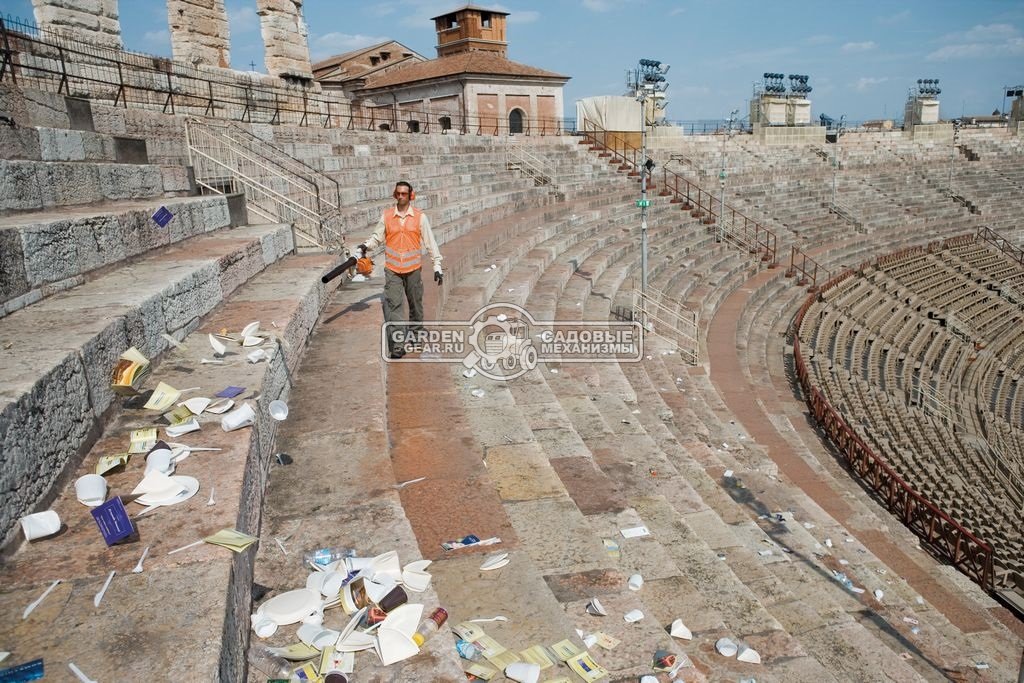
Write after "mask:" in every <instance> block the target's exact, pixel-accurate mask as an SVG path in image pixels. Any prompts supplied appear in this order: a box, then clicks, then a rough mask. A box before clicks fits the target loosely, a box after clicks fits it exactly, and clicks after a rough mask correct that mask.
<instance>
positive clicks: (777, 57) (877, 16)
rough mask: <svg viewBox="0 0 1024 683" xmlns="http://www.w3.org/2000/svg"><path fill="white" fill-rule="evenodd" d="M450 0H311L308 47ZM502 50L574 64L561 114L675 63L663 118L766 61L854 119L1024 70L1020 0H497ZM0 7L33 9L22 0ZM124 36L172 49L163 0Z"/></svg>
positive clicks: (247, 40) (997, 96)
mask: <svg viewBox="0 0 1024 683" xmlns="http://www.w3.org/2000/svg"><path fill="white" fill-rule="evenodd" d="M226 4H227V7H228V11H229V14H230V18H231V42H232V54H231V57H232V65H233V66H234V67H235V68H238V69H246V70H248V69H249V68H250V67H249V64H250V62H255V63H256V65H257V69H258V70H262V69H263V64H262V62H263V44H262V40H261V38H260V31H259V20H258V17H257V16H256V12H255V7H256V0H226ZM461 4H464V3H460V2H458V0H456V1H454V2H453V1H451V0H377V1H376V2H374V1H367V2H362V1H357V0H306V2H305V15H306V19H307V22H308V24H309V27H310V49H311V52H312V55H313V59H314V60H316V59H322V58H323V57H326V56H329V55H331V54H336V53H339V52H345V51H348V50H352V49H356V48H358V47H362V46H365V45H369V44H372V43H375V42H378V41H381V40H384V39H387V38H390V39H394V40H398V41H399V42H401V43H403V44H405V45H407V46H409V47H411V48H412V49H414V50H416V51H417V52H419V53H420V54H423V55H425V56H427V57H433V56H435V50H434V45H435V44H436V41H435V34H434V27H433V24H432V23H431V22H430V21H429V18H430V17H432V16H435V15H437V14H441V13H444V12H446V11H448V10H450V9H453V8H455V7H458V6H460V5H461ZM476 4H480V5H484V6H489V7H494V8H496V9H501V10H503V11H506V12H510V13H511V16H510V17H509V27H508V29H509V30H508V33H509V36H508V37H509V57H510V58H511V59H513V60H516V61H520V62H525V63H527V64H530V65H532V66H537V67H540V68H543V69H548V70H551V71H556V72H559V73H562V74H565V75H568V76H571V77H572V80H571V81H570V82H569V84H568V85H567V86H566V89H565V104H566V114H567V115H569V116H574V115H575V105H574V102H575V100H576V99H578V98H580V97H586V96H589V95H618V94H623V91H624V85H623V84H624V81H625V71H626V70H627V69H628V68H631V67H633V66H635V65H636V63H637V61H638V60H639V59H640V58H645V57H646V58H653V59H660V60H661V61H663V62H666V63H668V64H671V65H672V69H671V71H670V72H669V74H668V79H669V82H670V87H669V90H668V96H669V107H668V114H669V117H670V118H671V119H676V120H695V119H720V118H723V117H725V116H726V115H728V112H729V111H730V110H732V109H735V108H738V109H740V110H741V112H743V113H746V107H747V104H746V103H747V101H748V100H749V99H750V95H751V90H752V85H753V82H754V81H756V80H759V79H760V77H761V74H762V73H764V72H765V71H778V72H783V73H786V74H790V73H801V74H808V75H809V76H810V77H811V78H810V84H811V86H812V87H813V88H814V91H813V92H812V93H811V95H810V97H811V100H812V103H813V104H812V109H813V114H814V116H815V117H816V116H817V114H819V113H822V112H824V113H827V114H829V115H831V116H833V117H836V118H838V116H839V115H840V114H846V115H847V117H848V118H850V119H852V120H862V119H870V118H881V117H882V116H883V115H888V116H890V117H891V116H893V115H897V116H898V115H901V114H902V110H903V102H904V100H905V99H906V95H907V88H909V87H910V86H912V85H914V84H915V83H916V81H917V79H918V78H938V79H940V83H939V86H940V87H941V88H942V94H941V95H940V100H941V102H942V115H943V116H944V117H951V116H959V115H960V114H961V113H962V112H966V113H967V114H989V113H991V112H992V111H993V109H996V108H999V107H1000V106H1002V103H1003V98H1002V87H1003V86H1004V85H1015V84H1018V83H1021V82H1024V2H1020V1H1019V0H955V1H954V0H904V1H903V2H899V3H895V2H866V1H860V2H858V1H857V0H847V2H832V1H828V0H817V1H813V0H801V1H800V2H794V1H791V0H774V2H767V1H764V0H759V1H749V0H546V1H542V0H503V1H502V2H497V3H488V2H486V1H482V2H477V3H476ZM0 12H3V13H4V14H7V13H10V14H13V15H16V16H22V17H27V18H31V17H32V9H31V2H30V0H0ZM120 12H121V24H122V29H123V32H124V39H125V44H126V45H127V47H128V48H129V49H136V50H142V51H146V52H152V53H156V54H161V55H169V54H170V40H169V38H168V34H167V14H166V4H165V2H164V0H121V2H120Z"/></svg>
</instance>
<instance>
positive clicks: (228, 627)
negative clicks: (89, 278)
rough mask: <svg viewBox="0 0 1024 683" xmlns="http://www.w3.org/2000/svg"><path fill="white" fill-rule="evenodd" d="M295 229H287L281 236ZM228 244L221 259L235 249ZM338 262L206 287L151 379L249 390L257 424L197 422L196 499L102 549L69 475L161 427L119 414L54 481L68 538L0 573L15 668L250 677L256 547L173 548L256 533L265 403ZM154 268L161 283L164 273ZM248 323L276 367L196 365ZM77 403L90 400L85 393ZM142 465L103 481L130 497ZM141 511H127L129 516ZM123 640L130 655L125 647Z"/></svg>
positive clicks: (101, 674) (267, 444)
mask: <svg viewBox="0 0 1024 683" xmlns="http://www.w3.org/2000/svg"><path fill="white" fill-rule="evenodd" d="M248 230H249V233H250V235H251V236H253V237H257V236H258V235H260V234H261V233H262V235H263V237H265V238H268V239H269V238H271V237H272V236H273V230H270V229H263V228H259V227H254V228H250V229H248ZM287 234H288V233H287V231H286V230H281V237H282V238H284V237H286V236H287ZM222 239H226V238H222ZM235 239H236V240H238V239H240V238H235ZM205 242H206V243H205V244H204V245H203V251H205V252H206V253H207V254H210V253H213V254H216V253H217V252H216V251H214V247H215V244H214V243H213V242H212V241H211V240H206V241H205ZM196 246H197V248H198V246H199V245H196ZM225 246H226V245H224V246H222V247H221V253H222V254H224V255H227V254H229V253H230V251H229V250H227V249H225V248H224V247H225ZM184 256H185V254H184V253H183V252H182V253H180V257H184ZM169 258H173V256H171V255H169ZM210 258H211V256H209V255H208V256H206V257H205V259H202V260H198V261H195V262H192V263H190V262H189V261H186V260H181V261H179V262H178V265H177V270H180V271H182V272H183V273H184V272H185V271H188V270H189V269H190V268H195V267H199V265H200V264H203V263H206V264H209V263H214V264H215V263H216V260H215V258H214V260H213V261H212V262H211V261H210ZM336 262H337V258H336V257H330V256H325V255H321V256H315V257H305V256H286V257H284V258H283V259H281V260H279V261H277V262H276V263H274V264H271V265H269V267H266V268H265V269H264V268H263V264H262V263H261V264H260V265H259V267H258V268H255V269H254V270H255V271H262V272H254V273H252V275H253V277H251V279H248V281H247V282H241V283H238V284H239V286H238V287H237V288H235V289H234V291H232V292H230V295H229V296H227V297H226V299H225V300H223V301H221V296H220V291H219V289H218V291H207V292H206V298H207V299H208V301H209V305H207V302H203V308H202V309H201V312H202V313H204V314H205V315H203V316H202V318H198V317H193V320H192V322H191V323H189V325H188V329H190V330H193V331H192V333H191V334H189V335H188V336H184V337H183V338H182V341H183V342H184V347H183V348H177V349H174V350H171V351H169V352H168V353H167V354H166V355H165V357H164V358H163V359H162V362H160V363H159V365H158V366H157V367H156V368H155V371H154V379H155V378H159V379H160V380H161V381H165V382H167V383H168V384H170V385H171V386H174V387H181V388H185V387H188V386H200V387H201V394H199V395H203V394H205V395H208V396H212V395H213V393H214V392H216V391H219V390H220V389H221V388H223V387H225V386H228V385H235V386H242V387H247V389H246V390H245V391H243V393H242V394H241V396H240V397H239V398H238V399H237V400H238V401H240V402H241V401H247V402H250V403H251V405H252V406H253V407H254V408H255V410H256V412H257V419H256V426H255V427H253V428H251V429H243V430H240V431H235V432H230V433H228V432H224V431H223V430H222V429H221V428H220V426H219V424H218V418H217V416H209V417H207V416H205V415H204V416H201V417H200V421H201V423H202V424H203V431H202V433H201V434H196V435H194V436H192V435H190V436H186V437H183V438H182V441H186V442H188V443H190V444H192V445H200V444H201V445H202V446H204V447H213V448H219V449H221V450H220V451H219V452H212V453H204V452H195V453H192V454H191V455H190V456H189V457H188V458H187V459H185V460H184V461H181V462H180V463H179V464H178V466H177V472H178V474H187V475H189V476H194V477H196V478H197V479H198V480H199V482H200V486H201V489H200V491H199V492H198V495H196V496H194V497H193V498H191V499H190V500H188V501H186V502H184V503H181V504H179V505H176V506H173V507H163V508H159V509H157V510H155V511H154V512H152V513H149V514H147V515H145V516H143V517H141V518H137V519H136V521H135V524H136V527H137V529H138V535H137V536H136V537H135V538H134V539H133V540H131V541H129V542H127V543H122V544H119V545H115V546H111V547H107V546H106V545H105V544H104V542H103V540H102V537H101V536H100V534H99V531H98V529H97V528H96V524H95V522H94V521H93V520H92V518H91V516H90V514H89V512H88V508H86V507H85V506H83V505H82V504H81V503H79V502H78V501H77V500H76V499H75V493H74V488H73V486H71V485H70V482H71V481H72V480H73V477H74V475H81V474H85V473H87V472H91V471H93V470H94V468H95V466H96V462H97V459H98V457H99V456H100V455H103V454H110V453H118V452H123V451H124V450H125V446H126V442H127V440H128V432H129V430H132V429H137V428H140V427H145V426H149V425H151V424H153V422H152V416H153V413H151V412H149V411H144V410H142V409H139V408H127V407H125V408H124V409H123V410H121V411H119V412H118V415H117V417H116V419H115V420H114V421H113V422H112V423H111V424H110V425H109V427H108V428H107V429H106V430H105V431H104V434H103V436H102V437H101V438H100V440H99V441H98V442H97V443H96V444H95V446H94V447H93V448H92V449H91V451H88V453H87V455H86V456H85V458H84V460H83V461H82V462H81V464H80V465H78V466H75V465H72V466H71V467H70V468H69V472H67V474H68V475H71V476H65V477H62V478H61V480H60V483H61V484H62V486H61V487H60V489H61V490H60V491H59V493H58V494H57V497H56V500H55V501H54V503H53V506H52V508H53V509H54V510H56V511H57V512H58V513H59V514H60V516H61V519H62V520H63V522H64V524H65V528H64V530H63V531H62V532H61V533H60V534H59V535H58V536H56V537H54V538H52V539H47V540H40V541H35V542H33V543H28V544H24V545H22V547H21V548H20V549H19V550H18V551H17V552H16V553H15V554H13V556H10V557H8V558H7V559H6V561H5V562H4V564H3V567H2V569H0V576H2V586H3V588H2V590H0V605H2V606H0V612H2V613H3V614H6V615H8V616H9V618H6V619H4V620H3V626H2V627H0V628H2V631H3V634H2V637H3V640H4V642H5V643H8V644H9V645H7V647H8V648H9V649H10V650H11V651H12V652H14V653H15V657H16V659H17V660H19V661H26V660H29V659H31V658H33V657H36V656H43V655H45V657H46V666H47V670H48V671H50V672H58V671H62V670H65V668H66V667H67V663H68V662H69V661H74V662H75V663H76V664H77V665H78V666H79V667H81V669H82V670H83V671H87V672H88V673H89V675H90V676H93V677H95V678H97V679H98V680H111V681H113V680H124V681H128V680H131V681H135V680H150V679H152V678H153V676H154V671H157V670H159V672H160V673H159V674H157V675H158V677H159V678H160V679H161V680H180V681H185V680H188V681H200V680H202V681H210V680H224V681H240V680H243V671H244V663H245V649H244V645H245V642H246V637H247V635H246V634H247V632H248V624H249V622H248V613H249V609H250V604H251V588H252V583H251V581H252V571H253V562H254V557H255V554H256V553H255V548H250V549H248V550H246V551H244V552H242V553H239V554H234V553H232V552H230V551H229V550H227V549H225V548H222V547H217V546H213V545H202V546H201V547H198V548H191V549H189V550H186V551H184V552H182V553H180V554H176V555H169V551H171V550H174V549H177V548H180V547H183V546H185V545H187V544H189V543H192V542H194V541H196V540H197V539H201V538H204V537H206V536H209V535H211V534H213V533H214V532H216V531H218V530H220V529H224V528H231V529H238V530H239V531H242V532H247V533H252V534H258V531H259V522H260V516H261V505H262V501H263V488H264V483H265V479H264V478H265V473H266V469H267V467H268V466H269V460H270V454H271V450H270V448H271V444H272V442H273V439H274V433H275V431H276V424H277V423H276V422H275V421H273V420H271V419H268V418H267V417H266V408H267V405H268V403H269V402H270V401H271V400H273V399H277V398H281V399H288V392H289V385H290V381H291V380H290V378H291V377H292V376H293V375H294V374H295V372H296V369H297V365H298V360H299V355H300V353H301V352H302V351H303V349H304V348H305V344H306V339H307V337H308V335H309V333H310V332H311V330H312V326H313V324H314V323H315V321H316V319H317V316H318V314H319V312H320V310H321V308H322V306H323V305H324V303H325V301H326V298H327V294H328V292H327V291H326V290H325V288H324V287H323V285H321V284H320V281H319V278H320V275H321V273H322V272H323V271H324V270H325V269H327V268H329V267H330V266H331V265H333V264H334V263H336ZM150 265H154V264H150ZM154 270H156V268H155V265H154ZM160 274H162V275H164V276H165V277H164V280H165V281H166V279H167V277H166V276H167V275H169V273H167V272H163V273H160ZM135 275H137V276H138V275H144V273H142V272H136V273H135ZM228 279H230V278H225V285H226V284H227V282H226V281H227V280H228ZM143 288H144V287H143ZM123 291H124V286H123V285H122V293H123ZM136 296H140V295H136ZM166 303H167V304H168V305H173V304H174V301H173V300H167V302H166ZM182 303H183V302H182ZM190 305H191V304H190ZM191 306H192V307H193V308H198V306H195V305H191ZM93 310H96V314H97V316H99V315H102V314H101V313H100V312H99V311H98V310H97V309H93ZM199 313H200V311H198V310H197V311H196V312H195V315H196V316H197V315H199ZM12 317H16V316H12ZM252 320H260V321H261V322H262V325H263V328H264V330H265V332H267V333H269V334H270V335H272V336H273V337H274V338H275V340H276V343H275V344H274V349H275V351H276V352H275V353H274V354H273V355H272V357H271V359H270V360H269V361H267V362H261V363H258V364H252V363H247V362H246V360H245V355H244V354H243V353H242V352H241V351H235V350H231V351H229V352H228V354H227V355H226V357H225V361H226V362H225V364H224V365H208V364H201V362H200V361H201V358H202V357H203V356H206V355H209V352H210V350H209V345H208V342H207V335H208V333H212V332H217V331H218V330H220V329H222V328H225V327H226V328H228V329H230V330H235V331H237V330H239V329H241V327H242V326H244V325H245V324H247V323H248V322H250V321H252ZM167 329H168V330H173V329H174V328H173V327H168V328H167ZM140 341H141V340H140ZM267 346H268V347H269V346H270V344H267ZM118 348H121V347H120V346H119V347H118ZM103 374H104V376H105V375H106V366H104V373H103ZM193 395H195V394H193ZM77 398H78V400H79V401H82V402H85V403H86V404H87V403H88V399H87V397H84V396H78V397H77ZM40 405H43V407H44V409H46V410H47V419H48V420H49V421H55V420H57V419H58V416H59V415H60V413H59V412H58V411H57V410H56V409H55V407H52V406H49V407H47V406H45V404H40ZM54 438H56V439H58V440H59V439H60V436H59V435H58V436H55V437H54ZM4 450H5V452H9V451H8V449H7V448H6V447H5V449H4ZM141 460H142V458H141V457H136V458H135V459H133V460H132V461H130V462H129V463H128V465H127V467H126V468H125V469H124V470H123V471H120V472H114V473H111V474H108V475H107V479H108V482H109V485H110V490H111V491H112V492H113V494H116V495H122V496H127V495H128V493H129V492H130V491H131V490H132V487H133V486H135V484H136V483H137V482H138V481H139V479H140V478H141V477H142V474H143V469H144V463H143V462H141ZM26 480H27V478H26ZM64 484H66V485H64ZM211 501H212V503H211ZM5 509H6V508H5ZM141 509H142V507H141V506H138V507H137V506H135V505H129V512H130V513H131V514H132V515H134V514H135V513H137V512H139V511H140V510H141ZM146 547H148V548H149V553H148V558H147V559H146V561H145V564H144V572H143V573H142V574H135V573H133V572H132V567H133V565H135V563H136V561H137V560H138V559H139V558H140V556H141V555H142V553H143V549H144V548H146ZM110 571H116V575H115V576H114V578H113V581H112V582H111V584H110V586H109V588H108V590H107V591H106V594H105V597H104V598H103V602H102V603H101V604H100V605H99V606H98V607H97V606H94V604H93V596H94V594H95V593H96V592H97V591H99V590H100V588H101V587H102V586H103V584H104V581H105V579H106V578H107V576H108V573H109V572H110ZM56 579H61V580H62V581H61V583H60V585H58V586H57V589H56V590H55V591H54V593H53V594H52V595H50V596H49V597H48V598H47V599H46V601H45V602H43V603H42V604H41V605H40V606H39V607H38V609H36V610H35V611H34V612H33V613H32V615H31V616H30V617H28V618H27V619H25V620H22V619H21V618H20V617H19V616H16V615H20V613H21V611H22V610H23V608H24V607H25V606H26V605H28V604H29V603H30V602H31V601H32V600H33V599H34V598H36V597H38V596H39V595H40V594H41V593H42V591H43V590H44V588H46V587H47V585H48V583H49V582H50V581H53V580H56ZM129 641H130V643H131V645H130V648H129V650H130V652H129V651H128V650H126V649H125V647H126V646H125V643H126V642H129ZM56 675H58V676H59V674H56Z"/></svg>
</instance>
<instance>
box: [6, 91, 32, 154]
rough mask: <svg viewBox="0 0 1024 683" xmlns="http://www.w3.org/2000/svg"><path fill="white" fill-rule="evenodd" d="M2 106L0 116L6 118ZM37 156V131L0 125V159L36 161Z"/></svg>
mask: <svg viewBox="0 0 1024 683" xmlns="http://www.w3.org/2000/svg"><path fill="white" fill-rule="evenodd" d="M2 106H3V105H2V104H0V116H7V114H4V113H3V110H2ZM39 154H40V152H39V131H37V130H36V129H35V128H12V127H10V126H3V125H0V159H38V158H39Z"/></svg>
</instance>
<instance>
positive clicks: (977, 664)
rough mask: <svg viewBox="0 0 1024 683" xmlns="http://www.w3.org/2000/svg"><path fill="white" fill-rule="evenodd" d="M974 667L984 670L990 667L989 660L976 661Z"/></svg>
mask: <svg viewBox="0 0 1024 683" xmlns="http://www.w3.org/2000/svg"><path fill="white" fill-rule="evenodd" d="M974 668H975V669H980V670H982V671H983V670H985V669H987V668H989V667H988V662H975V663H974Z"/></svg>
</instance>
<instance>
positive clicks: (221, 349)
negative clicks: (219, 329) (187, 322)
mask: <svg viewBox="0 0 1024 683" xmlns="http://www.w3.org/2000/svg"><path fill="white" fill-rule="evenodd" d="M207 337H209V339H210V346H212V347H213V355H214V356H215V357H216V356H223V355H224V354H225V353H227V351H228V347H227V346H225V345H224V342H222V341H221V340H220V339H217V338H216V337H214V336H213V335H212V334H209V335H207Z"/></svg>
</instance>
